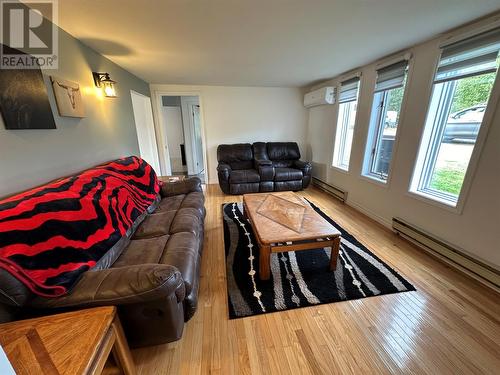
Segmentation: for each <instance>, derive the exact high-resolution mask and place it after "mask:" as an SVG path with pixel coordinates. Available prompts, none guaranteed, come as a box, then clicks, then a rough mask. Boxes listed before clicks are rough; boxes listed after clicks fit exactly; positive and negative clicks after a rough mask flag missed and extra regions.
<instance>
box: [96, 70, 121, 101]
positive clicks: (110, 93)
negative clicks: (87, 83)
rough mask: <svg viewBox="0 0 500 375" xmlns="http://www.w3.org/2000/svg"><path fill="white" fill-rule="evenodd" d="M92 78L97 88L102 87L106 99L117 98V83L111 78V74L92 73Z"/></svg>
mask: <svg viewBox="0 0 500 375" xmlns="http://www.w3.org/2000/svg"><path fill="white" fill-rule="evenodd" d="M92 76H93V77H94V83H95V85H96V87H102V89H103V91H104V96H105V97H107V98H116V89H115V83H116V82H115V81H113V80H112V79H111V78H109V73H97V72H92Z"/></svg>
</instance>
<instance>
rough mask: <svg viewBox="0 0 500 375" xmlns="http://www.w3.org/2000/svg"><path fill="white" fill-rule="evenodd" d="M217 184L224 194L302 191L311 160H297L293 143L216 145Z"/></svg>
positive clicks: (308, 173)
mask: <svg viewBox="0 0 500 375" xmlns="http://www.w3.org/2000/svg"><path fill="white" fill-rule="evenodd" d="M217 160H218V162H219V165H218V166H217V172H218V178H219V186H220V188H221V190H222V191H223V192H224V193H226V194H246V193H259V192H261V193H263V192H271V191H285V190H292V191H297V190H302V189H305V188H307V187H308V186H309V184H310V183H311V176H312V166H311V163H309V162H305V161H302V160H300V150H299V146H298V144H297V143H296V142H267V143H266V142H255V143H254V144H250V143H237V144H232V145H219V147H217Z"/></svg>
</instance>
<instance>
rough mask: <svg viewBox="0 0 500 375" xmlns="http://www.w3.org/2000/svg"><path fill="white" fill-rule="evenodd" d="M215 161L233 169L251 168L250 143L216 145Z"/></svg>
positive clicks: (251, 153)
mask: <svg viewBox="0 0 500 375" xmlns="http://www.w3.org/2000/svg"><path fill="white" fill-rule="evenodd" d="M217 161H218V162H219V163H226V164H228V165H229V166H230V167H231V168H232V169H233V170H234V169H248V168H252V166H253V152H252V145H251V144H250V143H237V144H234V145H219V147H217Z"/></svg>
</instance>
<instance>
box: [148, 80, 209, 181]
mask: <svg viewBox="0 0 500 375" xmlns="http://www.w3.org/2000/svg"><path fill="white" fill-rule="evenodd" d="M151 93H152V95H151V96H152V97H153V100H154V104H153V117H154V120H155V121H154V123H155V131H156V139H157V143H158V154H159V156H160V158H159V159H160V168H161V171H162V174H163V175H170V174H171V173H172V172H171V170H172V169H171V165H170V158H169V157H168V146H167V145H166V144H165V143H166V139H167V138H166V134H163V131H162V128H163V127H162V125H163V119H162V115H161V113H162V111H161V107H162V106H163V103H162V99H161V97H162V96H197V97H198V99H199V101H200V124H201V141H202V145H203V169H204V170H205V173H204V176H205V181H202V182H203V183H207V181H209V175H208V174H209V171H208V167H207V163H208V158H207V142H206V127H205V106H204V104H203V95H202V94H201V92H200V91H196V90H194V91H175V90H172V91H169V90H151Z"/></svg>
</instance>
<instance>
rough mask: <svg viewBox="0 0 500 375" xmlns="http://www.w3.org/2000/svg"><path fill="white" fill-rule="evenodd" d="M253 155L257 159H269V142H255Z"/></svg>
mask: <svg viewBox="0 0 500 375" xmlns="http://www.w3.org/2000/svg"><path fill="white" fill-rule="evenodd" d="M252 150H253V157H254V158H255V159H256V160H269V156H268V155H267V144H266V143H264V142H255V143H254V144H253V145H252Z"/></svg>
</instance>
